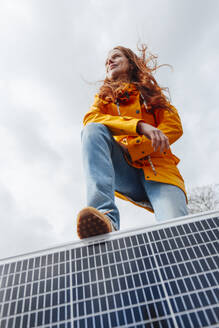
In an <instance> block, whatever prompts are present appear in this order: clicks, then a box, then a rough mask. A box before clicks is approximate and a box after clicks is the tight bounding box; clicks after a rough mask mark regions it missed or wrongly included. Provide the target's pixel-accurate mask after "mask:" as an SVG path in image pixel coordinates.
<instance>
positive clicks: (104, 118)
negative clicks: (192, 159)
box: [83, 84, 186, 212]
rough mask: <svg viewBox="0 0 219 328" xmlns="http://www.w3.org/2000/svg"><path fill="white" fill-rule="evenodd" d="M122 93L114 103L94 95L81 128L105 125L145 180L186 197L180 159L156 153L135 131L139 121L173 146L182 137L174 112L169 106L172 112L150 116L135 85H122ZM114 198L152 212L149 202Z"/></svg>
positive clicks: (164, 153) (170, 153) (177, 116)
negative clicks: (174, 187)
mask: <svg viewBox="0 0 219 328" xmlns="http://www.w3.org/2000/svg"><path fill="white" fill-rule="evenodd" d="M123 91H124V92H123V95H124V97H123V98H120V99H119V103H116V104H115V103H112V102H108V101H106V100H103V99H101V98H99V96H98V94H97V95H96V96H95V100H94V103H93V105H92V106H91V109H90V111H88V112H87V114H86V115H85V117H84V120H83V123H84V125H86V124H88V123H91V122H95V123H101V124H103V125H105V126H107V127H108V128H109V129H110V131H111V133H112V135H113V137H114V138H115V140H116V141H117V142H118V143H120V144H122V145H123V146H125V148H126V149H127V150H128V153H129V156H128V157H126V160H127V161H128V162H129V164H130V165H132V166H134V167H137V168H141V169H143V171H144V176H145V179H146V180H152V181H158V182H162V183H168V184H172V185H175V186H177V187H179V188H181V189H182V190H183V191H184V193H185V194H186V191H185V185H184V180H183V178H182V176H181V175H180V173H179V170H178V168H177V164H178V163H179V159H178V158H177V157H176V156H175V155H174V154H173V153H172V152H171V149H170V148H169V149H168V150H166V151H164V152H163V153H160V152H159V150H158V151H156V152H155V151H154V150H153V147H152V146H151V141H150V140H149V139H148V138H147V137H145V136H144V135H139V134H138V133H137V132H136V128H137V124H138V122H139V121H144V122H145V123H148V124H151V125H153V126H154V127H156V128H158V129H160V130H161V131H162V132H163V133H164V134H165V135H166V136H167V137H168V139H169V143H170V144H172V143H174V142H175V141H176V140H177V139H179V138H180V137H181V135H182V134H183V130H182V125H181V121H180V117H179V115H178V113H177V110H176V109H175V108H174V107H173V106H172V105H170V109H171V110H162V109H161V110H159V109H157V110H155V112H154V114H152V113H151V112H149V111H147V107H146V106H145V104H144V103H143V104H142V105H141V102H140V96H141V95H140V92H139V91H138V90H137V89H136V88H135V86H134V85H132V84H125V86H124V90H123ZM115 195H116V196H117V197H119V198H122V199H124V200H129V201H131V202H133V203H134V204H136V205H138V206H141V207H144V208H146V209H148V210H149V211H151V212H153V209H152V207H151V205H150V202H149V201H148V200H145V202H136V201H133V200H131V199H129V198H128V197H127V196H125V195H122V194H121V193H119V192H117V191H116V192H115Z"/></svg>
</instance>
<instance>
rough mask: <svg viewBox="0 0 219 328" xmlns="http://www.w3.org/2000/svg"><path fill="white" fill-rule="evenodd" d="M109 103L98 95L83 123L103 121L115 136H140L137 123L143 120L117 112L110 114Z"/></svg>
mask: <svg viewBox="0 0 219 328" xmlns="http://www.w3.org/2000/svg"><path fill="white" fill-rule="evenodd" d="M107 104H108V103H107V102H105V101H104V100H102V99H100V98H99V97H98V95H96V96H95V99H94V104H93V105H92V106H91V109H90V111H89V112H87V114H86V115H85V117H84V120H83V124H84V125H86V124H88V123H101V124H103V125H105V126H107V127H108V128H109V129H110V131H111V132H112V135H113V136H119V135H127V136H128V135H130V136H138V133H137V131H136V129H137V124H138V122H139V121H142V120H141V119H137V118H133V117H129V116H119V115H118V114H117V113H116V112H115V113H112V114H111V113H110V114H109V111H108V106H107Z"/></svg>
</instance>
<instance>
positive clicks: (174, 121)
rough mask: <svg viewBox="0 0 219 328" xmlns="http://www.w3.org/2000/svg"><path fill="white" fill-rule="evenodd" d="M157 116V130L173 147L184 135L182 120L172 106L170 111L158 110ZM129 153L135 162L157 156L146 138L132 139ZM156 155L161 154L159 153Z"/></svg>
mask: <svg viewBox="0 0 219 328" xmlns="http://www.w3.org/2000/svg"><path fill="white" fill-rule="evenodd" d="M155 114H156V117H157V128H158V129H159V130H161V131H162V132H163V133H164V134H165V135H166V136H167V137H168V139H169V143H170V145H171V144H172V143H174V142H175V141H176V140H177V139H179V138H180V137H181V135H182V134H183V129H182V124H181V120H180V117H179V115H178V112H177V110H176V108H175V107H173V106H172V105H170V110H157V113H155ZM145 123H147V122H145ZM128 151H129V154H130V157H131V159H132V161H133V162H134V161H137V160H139V159H140V158H142V157H145V156H147V155H150V154H151V153H154V155H155V152H154V150H153V147H152V146H151V141H150V140H149V139H148V138H147V137H145V136H139V137H138V138H134V139H132V140H131V141H130V143H129V146H128ZM156 153H159V151H157V152H156Z"/></svg>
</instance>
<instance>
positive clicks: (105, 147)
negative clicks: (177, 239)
mask: <svg viewBox="0 0 219 328" xmlns="http://www.w3.org/2000/svg"><path fill="white" fill-rule="evenodd" d="M82 155H83V165H84V171H85V179H86V185H87V205H88V206H92V207H94V208H96V209H98V210H99V211H101V212H106V211H108V210H112V212H110V213H108V214H107V216H108V217H110V218H111V220H112V223H113V225H114V227H115V228H116V229H119V226H120V221H119V211H118V208H117V206H116V205H115V200H114V198H115V196H114V192H115V190H117V191H119V192H122V193H124V194H125V195H127V196H129V197H131V198H133V199H135V200H143V199H145V197H146V196H145V191H144V188H143V186H142V184H141V176H140V170H138V169H136V168H134V167H131V166H130V165H129V164H128V163H127V161H126V160H125V158H124V155H123V150H122V148H121V147H120V146H119V144H118V143H117V142H116V141H115V140H114V139H113V137H112V134H111V132H110V130H109V129H108V128H107V127H106V126H104V125H103V124H99V123H89V124H87V125H86V126H85V128H84V129H83V132H82Z"/></svg>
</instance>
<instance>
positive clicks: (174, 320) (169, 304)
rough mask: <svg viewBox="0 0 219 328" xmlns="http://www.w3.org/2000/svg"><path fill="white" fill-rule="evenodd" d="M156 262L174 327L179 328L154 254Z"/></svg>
mask: <svg viewBox="0 0 219 328" xmlns="http://www.w3.org/2000/svg"><path fill="white" fill-rule="evenodd" d="M149 238H150V237H149ZM151 248H152V252H153V247H151ZM154 260H155V264H156V267H157V271H158V275H159V277H160V281H161V284H162V286H163V291H164V294H165V298H166V301H167V304H168V306H169V309H170V313H171V317H172V320H173V325H174V327H175V328H178V325H177V322H176V318H175V314H174V311H173V308H172V305H171V302H170V299H169V296H168V292H167V290H166V286H165V283H164V281H163V278H162V274H161V271H160V267H159V264H158V262H157V258H156V255H155V253H154Z"/></svg>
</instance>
